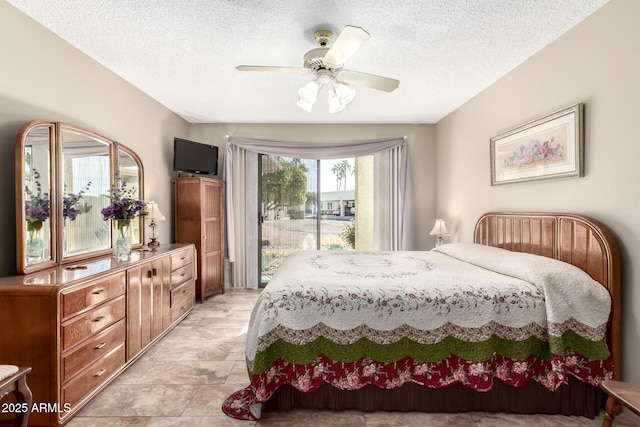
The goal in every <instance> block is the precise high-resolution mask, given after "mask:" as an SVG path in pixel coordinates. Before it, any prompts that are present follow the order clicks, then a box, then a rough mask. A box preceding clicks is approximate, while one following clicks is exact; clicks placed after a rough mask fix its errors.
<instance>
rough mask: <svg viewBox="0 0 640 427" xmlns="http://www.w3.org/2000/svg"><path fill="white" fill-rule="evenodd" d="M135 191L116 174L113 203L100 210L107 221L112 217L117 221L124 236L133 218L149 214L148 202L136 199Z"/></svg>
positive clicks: (111, 197)
mask: <svg viewBox="0 0 640 427" xmlns="http://www.w3.org/2000/svg"><path fill="white" fill-rule="evenodd" d="M135 193H136V190H135V188H127V183H126V182H122V180H121V178H120V177H119V176H117V175H116V178H115V182H114V184H113V185H112V186H111V193H110V194H109V199H110V200H111V204H110V205H109V206H107V207H105V208H103V209H102V210H101V211H100V212H101V213H102V218H103V219H104V220H105V221H107V220H109V219H111V220H114V221H115V222H116V226H117V228H118V231H119V232H120V235H122V236H124V229H125V228H126V227H128V226H129V224H131V220H132V219H134V218H135V217H136V216H138V215H141V216H143V215H146V214H147V212H146V208H147V204H146V203H145V202H144V201H143V200H140V199H136V198H135V197H134V196H135Z"/></svg>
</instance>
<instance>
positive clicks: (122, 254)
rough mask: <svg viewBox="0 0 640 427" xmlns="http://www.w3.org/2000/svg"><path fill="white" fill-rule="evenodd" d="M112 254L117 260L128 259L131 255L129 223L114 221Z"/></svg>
mask: <svg viewBox="0 0 640 427" xmlns="http://www.w3.org/2000/svg"><path fill="white" fill-rule="evenodd" d="M113 256H114V257H115V258H117V259H119V260H128V259H129V257H130V256H131V225H130V223H129V222H124V221H118V220H116V221H115V229H114V230H113Z"/></svg>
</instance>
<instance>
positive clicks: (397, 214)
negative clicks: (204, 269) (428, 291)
mask: <svg viewBox="0 0 640 427" xmlns="http://www.w3.org/2000/svg"><path fill="white" fill-rule="evenodd" d="M258 154H269V155H278V156H283V157H293V158H301V159H320V160H322V159H343V158H347V157H358V156H365V155H374V175H375V184H374V185H375V192H376V196H377V197H378V199H377V202H376V208H375V212H374V228H375V231H374V232H375V234H376V235H375V240H374V242H375V249H376V250H412V249H413V238H412V233H413V230H412V226H411V224H412V223H413V222H412V220H411V194H412V193H413V189H412V183H411V179H410V177H411V174H410V169H409V167H410V166H409V165H410V162H409V152H408V145H407V142H406V138H405V137H396V138H382V139H370V140H347V141H321V142H309V141H304V142H302V141H286V140H275V139H259V138H245V137H232V136H227V144H226V147H225V158H224V179H225V181H226V188H227V197H226V224H227V251H228V253H227V256H228V260H229V262H231V263H232V271H233V280H232V284H233V287H239V288H245V287H248V288H257V287H258V284H259V277H258V276H259V272H258V266H257V258H258V250H259V248H258V245H259V242H258V220H259V218H258V215H259V212H258V204H257V194H258V181H259V180H258Z"/></svg>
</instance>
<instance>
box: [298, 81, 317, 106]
mask: <svg viewBox="0 0 640 427" xmlns="http://www.w3.org/2000/svg"><path fill="white" fill-rule="evenodd" d="M298 96H299V97H300V99H301V100H302V101H304V102H306V103H307V104H311V105H313V104H315V102H316V100H317V99H318V82H317V81H315V80H312V81H310V82H309V83H307V84H306V85H304V86H302V87H301V88H300V89H298Z"/></svg>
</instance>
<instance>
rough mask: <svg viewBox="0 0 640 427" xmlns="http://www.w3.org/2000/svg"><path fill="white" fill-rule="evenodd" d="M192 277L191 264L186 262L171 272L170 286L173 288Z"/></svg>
mask: <svg viewBox="0 0 640 427" xmlns="http://www.w3.org/2000/svg"><path fill="white" fill-rule="evenodd" d="M192 277H193V264H187V265H185V266H183V267H180V268H178V269H177V270H173V271H172V272H171V288H172V289H175V288H177V287H178V286H179V285H181V284H182V283H184V282H185V281H187V280H189V279H191V278H192Z"/></svg>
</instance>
